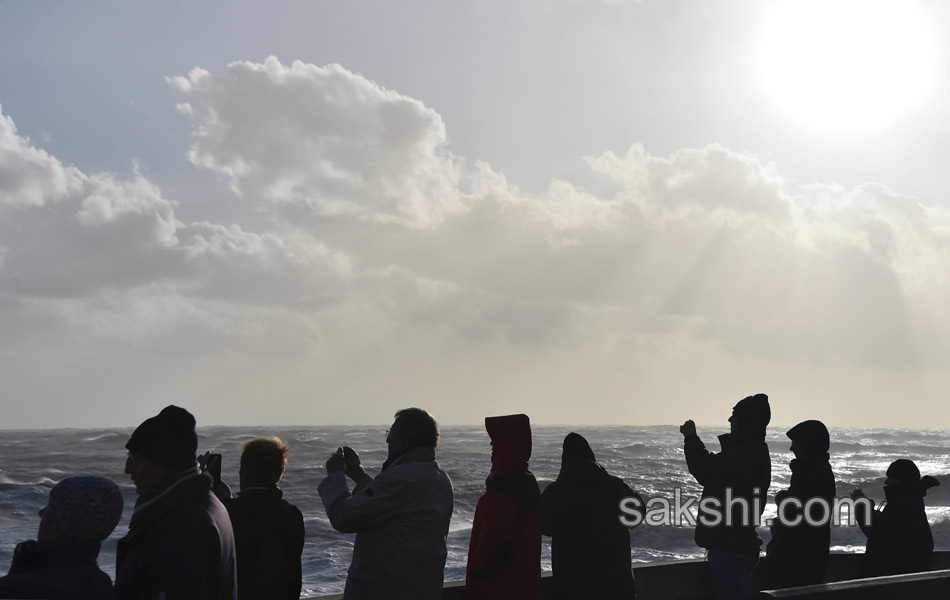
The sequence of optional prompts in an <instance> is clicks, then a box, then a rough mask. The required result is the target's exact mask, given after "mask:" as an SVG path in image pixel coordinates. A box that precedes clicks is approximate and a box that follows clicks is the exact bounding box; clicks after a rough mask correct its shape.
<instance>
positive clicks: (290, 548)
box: [200, 437, 304, 600]
mask: <svg viewBox="0 0 950 600" xmlns="http://www.w3.org/2000/svg"><path fill="white" fill-rule="evenodd" d="M289 451H290V447H289V446H288V445H287V444H285V443H284V442H282V441H281V440H280V438H277V437H261V438H254V439H253V440H248V441H247V442H244V443H243V444H241V466H240V470H239V471H238V476H239V478H240V486H241V491H240V492H239V493H238V496H237V498H232V497H231V489H230V488H229V487H228V486H227V484H225V483H224V482H222V481H221V480H220V479H218V480H217V481H215V485H214V491H215V494H216V495H217V496H218V498H219V499H220V500H221V501H222V502H224V506H225V508H227V509H228V514H229V515H230V517H231V526H232V527H233V528H234V547H235V549H236V550H237V578H238V599H239V600H297V599H298V598H300V588H301V582H302V577H301V568H300V557H301V554H302V553H303V544H304V525H303V515H302V514H301V513H300V510H298V509H297V507H296V506H294V505H293V504H291V503H289V502H287V501H286V500H284V499H283V495H284V492H283V490H281V489H280V488H279V487H278V486H277V484H278V483H280V479H281V477H283V475H284V468H285V467H286V466H287V454H288V452H289ZM211 457H212V455H211V454H206V455H205V457H203V458H204V460H203V461H200V462H206V461H208V460H216V459H217V456H214V458H211ZM208 466H209V467H211V465H208ZM216 471H217V472H218V473H220V469H216Z"/></svg>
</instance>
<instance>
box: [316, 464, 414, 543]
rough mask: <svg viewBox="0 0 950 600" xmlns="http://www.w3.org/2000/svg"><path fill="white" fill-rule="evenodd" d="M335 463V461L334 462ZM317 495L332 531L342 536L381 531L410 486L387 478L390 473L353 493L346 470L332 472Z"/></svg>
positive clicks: (370, 479)
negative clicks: (377, 529)
mask: <svg viewBox="0 0 950 600" xmlns="http://www.w3.org/2000/svg"><path fill="white" fill-rule="evenodd" d="M331 460H332V459H331ZM341 460H342V458H341ZM327 471H328V472H329V474H328V475H327V477H326V479H324V480H323V481H322V482H321V483H320V486H319V487H318V488H317V492H319V494H320V499H321V500H322V501H323V507H324V508H325V509H326V511H327V517H329V519H330V524H331V525H333V528H334V529H336V530H337V531H339V532H341V533H359V532H360V531H366V530H369V529H373V528H375V527H378V526H379V525H381V524H383V523H386V522H387V521H389V520H390V519H391V518H392V517H393V515H394V514H395V513H396V512H398V511H399V510H400V509H401V507H402V504H403V502H402V500H403V498H404V494H405V492H406V486H407V485H410V484H409V483H407V482H405V481H402V480H400V479H398V478H396V477H391V476H388V473H389V472H388V471H387V472H386V473H384V474H382V475H380V476H379V477H377V478H376V479H372V478H369V476H368V475H367V476H366V477H367V478H369V481H368V482H367V483H366V484H365V485H363V486H362V488H358V489H359V491H358V492H355V493H350V490H349V488H348V487H347V485H346V476H345V474H344V470H343V469H342V468H341V469H339V470H333V471H331V470H330V468H329V463H328V468H327Z"/></svg>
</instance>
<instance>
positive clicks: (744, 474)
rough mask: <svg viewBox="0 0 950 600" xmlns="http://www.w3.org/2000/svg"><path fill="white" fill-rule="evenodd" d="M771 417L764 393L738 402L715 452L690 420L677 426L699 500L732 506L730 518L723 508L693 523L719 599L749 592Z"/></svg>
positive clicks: (736, 599) (768, 465)
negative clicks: (699, 491)
mask: <svg viewBox="0 0 950 600" xmlns="http://www.w3.org/2000/svg"><path fill="white" fill-rule="evenodd" d="M771 417H772V411H771V409H770V407H769V397H768V396H766V395H765V394H755V395H753V396H747V397H745V398H743V399H742V400H740V401H739V402H738V403H737V404H736V405H735V406H734V407H733V409H732V415H731V416H730V417H729V426H730V432H729V433H726V434H723V435H720V436H719V444H720V447H721V449H722V450H721V452H719V453H715V452H710V451H709V450H707V449H706V445H705V444H703V441H702V440H701V439H699V436H698V435H697V434H696V423H694V422H693V421H692V420H688V421H686V422H685V423H683V425H682V426H681V427H680V433H682V434H683V442H684V447H683V450H684V453H685V455H686V466H687V468H688V469H689V472H690V474H691V475H692V476H693V477H695V478H696V481H697V482H698V483H700V484H701V485H702V486H703V496H702V497H703V500H706V499H707V498H709V499H713V500H715V501H718V506H719V507H726V506H729V507H730V508H731V515H724V514H722V512H723V511H721V510H719V511H715V510H712V511H709V512H711V513H714V514H704V511H703V510H702V509H701V510H700V515H699V519H698V521H697V524H696V535H695V537H696V544H697V545H698V546H701V547H703V548H705V549H706V557H707V560H708V562H709V570H710V573H711V574H712V579H713V586H714V587H715V590H716V599H717V600H744V599H745V598H746V597H748V596H749V594H750V593H752V570H753V568H755V564H756V562H758V559H759V548H760V547H761V546H762V539H761V538H760V537H759V535H758V534H757V533H756V525H757V524H758V522H759V520H760V519H761V517H762V512H763V511H764V510H765V498H766V493H767V492H768V488H769V483H770V482H771V479H772V461H771V458H770V457H769V447H768V445H767V444H766V443H765V429H766V427H767V426H768V424H769V421H770V420H771ZM737 500H738V501H741V502H735V501H737ZM701 504H702V501H701ZM743 504H744V505H745V507H746V508H745V509H744V510H743V508H742V505H743ZM756 509H758V511H756ZM716 517H719V519H718V520H717V519H716Z"/></svg>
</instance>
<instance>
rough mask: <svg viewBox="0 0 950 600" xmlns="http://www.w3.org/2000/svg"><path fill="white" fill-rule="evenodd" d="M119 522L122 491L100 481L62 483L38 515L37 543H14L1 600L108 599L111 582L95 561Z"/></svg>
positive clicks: (90, 478) (72, 479)
mask: <svg viewBox="0 0 950 600" xmlns="http://www.w3.org/2000/svg"><path fill="white" fill-rule="evenodd" d="M121 517H122V492H120V491H119V486H117V485H116V484H114V483H113V482H111V481H109V480H108V479H106V478H104V477H97V476H94V475H79V476H76V477H67V478H66V479H63V480H62V481H60V482H59V483H57V484H56V485H55V486H53V489H52V490H50V492H49V501H48V502H47V503H46V506H45V507H44V508H42V509H41V510H40V527H39V531H38V532H37V534H36V540H29V541H26V542H20V543H19V544H17V546H16V549H14V551H13V562H12V563H11V564H10V572H9V574H7V575H6V576H4V577H0V598H46V599H48V600H110V598H112V580H111V579H109V576H108V575H106V574H105V573H103V572H102V570H100V569H99V565H98V564H97V563H96V558H97V557H98V556H99V548H100V545H101V542H102V540H104V539H106V538H107V537H109V534H110V533H112V530H113V529H115V526H116V524H117V523H118V522H119V519H120V518H121Z"/></svg>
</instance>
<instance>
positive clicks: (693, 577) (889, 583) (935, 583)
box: [314, 550, 950, 600]
mask: <svg viewBox="0 0 950 600" xmlns="http://www.w3.org/2000/svg"><path fill="white" fill-rule="evenodd" d="M863 559H864V555H863V554H832V555H831V560H830V561H829V563H828V570H827V571H826V572H825V581H826V582H828V583H825V584H822V585H815V586H807V587H800V588H789V589H786V590H770V591H764V592H760V593H759V595H758V596H757V597H758V598H762V599H765V598H776V599H778V598H783V599H784V598H794V599H796V600H806V599H807V600H851V599H854V600H858V599H860V600H878V599H882V600H883V599H885V598H886V599H893V598H903V599H906V600H917V599H929V598H941V599H942V598H950V551H946V550H944V551H937V552H934V555H933V561H932V565H931V569H933V570H932V571H926V572H923V573H911V574H908V575H893V576H890V577H874V578H868V579H859V577H860V572H861V562H862V561H863ZM633 579H634V582H635V584H636V588H637V600H712V596H713V593H712V579H711V578H710V575H709V565H708V563H707V562H706V561H705V560H703V559H701V558H698V559H691V560H668V561H659V562H651V563H636V564H634V565H633ZM553 583H554V580H553V578H552V577H551V573H544V574H542V575H541V591H540V593H539V594H538V598H537V600H551V588H552V585H553ZM934 590H936V591H934ZM342 598H343V595H342V594H338V595H335V596H321V597H320V600H341V599H342ZM464 599H465V582H463V581H451V582H447V583H446V584H445V587H444V588H443V592H442V600H464ZM314 600H316V599H314Z"/></svg>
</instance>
